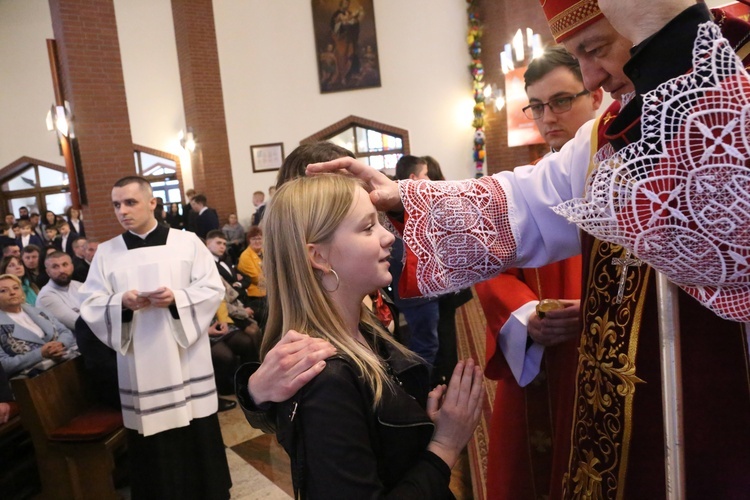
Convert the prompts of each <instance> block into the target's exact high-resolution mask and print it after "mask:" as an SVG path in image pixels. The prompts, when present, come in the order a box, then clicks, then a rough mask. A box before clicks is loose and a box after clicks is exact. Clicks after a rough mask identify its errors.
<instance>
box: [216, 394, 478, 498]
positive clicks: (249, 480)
mask: <svg viewBox="0 0 750 500" xmlns="http://www.w3.org/2000/svg"><path fill="white" fill-rule="evenodd" d="M219 422H220V423H221V433H222V435H223V436H224V444H225V445H226V446H227V459H228V461H229V470H230V472H231V474H232V484H233V486H232V491H231V493H232V498H237V499H248V500H251V499H272V500H275V499H289V498H293V490H292V480H291V475H290V472H289V458H288V457H287V454H286V452H285V451H284V450H283V448H281V446H280V445H279V444H278V442H277V441H276V437H275V436H270V435H266V434H263V433H262V432H260V431H258V430H255V429H253V428H252V427H250V425H249V424H248V423H247V421H246V420H245V417H244V415H243V414H242V411H241V410H240V409H239V407H238V408H235V409H233V410H229V411H225V412H222V413H219ZM451 490H452V491H453V494H454V495H456V498H458V499H471V498H473V497H472V491H471V475H470V474H469V465H468V460H467V459H466V455H465V454H464V455H462V457H461V459H460V460H459V463H458V464H457V465H456V467H454V469H453V476H452V477H451Z"/></svg>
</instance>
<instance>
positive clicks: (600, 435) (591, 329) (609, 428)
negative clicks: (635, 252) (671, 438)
mask: <svg viewBox="0 0 750 500" xmlns="http://www.w3.org/2000/svg"><path fill="white" fill-rule="evenodd" d="M624 253H625V250H624V249H623V248H622V247H620V246H617V245H611V244H609V243H606V242H601V241H598V240H597V241H595V242H594V246H593V251H592V254H591V259H590V262H589V274H588V280H587V284H586V285H587V286H586V289H585V290H584V293H585V300H584V301H583V302H582V304H581V305H582V307H584V317H583V322H584V325H585V328H584V330H583V334H582V336H581V342H580V345H579V357H578V368H577V372H576V395H575V404H574V409H573V427H572V430H571V450H570V456H569V461H568V471H567V472H566V473H565V475H564V478H563V497H564V498H586V499H600V498H601V499H605V498H622V495H623V494H624V489H623V488H620V487H619V486H620V485H621V484H622V483H623V481H624V477H625V473H626V469H627V457H628V453H629V448H630V439H631V432H632V417H633V413H632V407H633V397H634V395H635V391H636V385H637V384H638V383H641V382H643V381H642V380H641V379H640V378H638V376H637V375H636V365H635V362H636V354H637V347H638V335H639V331H640V323H641V319H642V314H643V306H644V303H645V298H646V293H647V284H648V280H649V278H650V275H651V272H650V268H648V267H647V266H643V267H642V268H638V269H636V268H631V269H629V270H628V271H626V272H627V273H628V278H629V279H628V285H627V288H626V291H625V294H624V296H623V302H622V304H619V305H615V304H614V303H613V302H614V294H616V289H617V287H618V285H617V284H618V282H619V273H620V272H622V270H620V269H618V268H616V267H614V266H612V265H611V261H612V257H617V256H622V255H623V254H624Z"/></svg>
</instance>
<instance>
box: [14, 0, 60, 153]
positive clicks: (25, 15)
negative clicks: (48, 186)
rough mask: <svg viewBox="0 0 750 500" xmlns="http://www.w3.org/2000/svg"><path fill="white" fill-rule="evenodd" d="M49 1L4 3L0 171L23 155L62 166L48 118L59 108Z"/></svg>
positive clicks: (32, 0)
mask: <svg viewBox="0 0 750 500" xmlns="http://www.w3.org/2000/svg"><path fill="white" fill-rule="evenodd" d="M48 38H53V35H52V20H51V18H50V13H49V4H48V2H47V0H0V130H1V131H2V133H0V167H3V166H5V165H7V164H9V163H11V162H13V161H15V160H17V159H18V158H20V157H22V156H30V157H32V158H36V159H39V160H43V161H48V162H51V163H56V164H58V165H62V164H64V160H63V158H62V156H60V153H59V151H58V146H57V138H56V136H55V134H54V133H53V132H48V131H47V126H46V125H45V117H46V115H47V112H48V111H49V109H50V106H51V105H53V104H54V103H55V92H54V89H53V87H52V76H51V73H50V67H49V59H48V57H47V42H46V40H47V39H48Z"/></svg>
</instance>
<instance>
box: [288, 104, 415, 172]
mask: <svg viewBox="0 0 750 500" xmlns="http://www.w3.org/2000/svg"><path fill="white" fill-rule="evenodd" d="M316 141H331V142H332V143H334V144H336V145H337V146H341V147H343V148H346V149H348V150H349V151H351V152H352V153H354V156H356V157H357V158H359V159H361V160H362V161H364V162H365V163H367V164H369V165H371V166H373V167H375V168H377V169H378V170H383V171H384V172H385V173H386V174H389V175H393V174H394V173H395V169H396V162H397V161H398V160H399V158H401V157H402V156H403V155H405V154H409V147H408V146H409V133H408V132H407V131H406V130H403V129H399V128H396V127H393V126H390V125H386V124H383V123H377V122H374V121H372V120H366V119H364V118H358V117H356V116H350V117H348V118H345V119H344V120H341V121H340V122H337V123H334V124H333V125H331V126H329V127H326V128H325V129H323V130H322V131H320V132H318V133H316V134H313V135H312V136H310V137H308V138H307V139H304V140H303V141H301V143H302V144H307V143H310V142H316Z"/></svg>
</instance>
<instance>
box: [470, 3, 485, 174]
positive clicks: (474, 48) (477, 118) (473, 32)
mask: <svg viewBox="0 0 750 500" xmlns="http://www.w3.org/2000/svg"><path fill="white" fill-rule="evenodd" d="M474 2H475V0H466V3H467V4H469V6H468V7H467V9H466V10H467V15H468V17H469V33H468V34H467V35H466V43H468V44H469V56H471V64H470V65H469V72H470V73H471V78H472V88H473V90H474V120H472V122H471V126H472V127H474V150H473V153H472V159H473V160H474V176H475V177H477V178H479V177H482V176H483V175H484V158H485V154H486V152H485V149H484V65H483V64H482V60H481V59H480V58H481V56H482V23H481V22H480V21H479V16H478V15H477V12H476V6H475V5H474Z"/></svg>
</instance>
